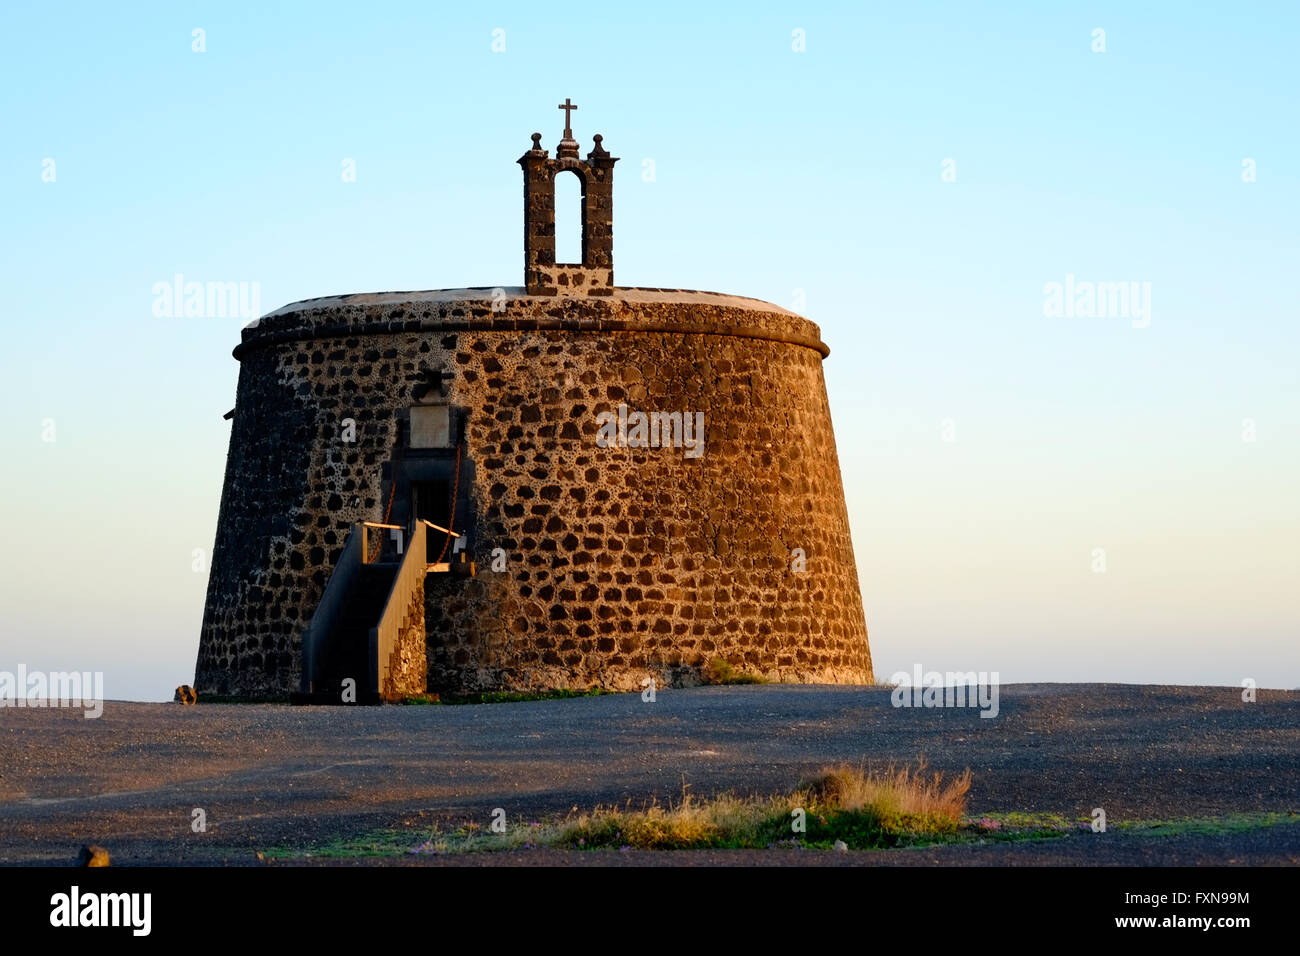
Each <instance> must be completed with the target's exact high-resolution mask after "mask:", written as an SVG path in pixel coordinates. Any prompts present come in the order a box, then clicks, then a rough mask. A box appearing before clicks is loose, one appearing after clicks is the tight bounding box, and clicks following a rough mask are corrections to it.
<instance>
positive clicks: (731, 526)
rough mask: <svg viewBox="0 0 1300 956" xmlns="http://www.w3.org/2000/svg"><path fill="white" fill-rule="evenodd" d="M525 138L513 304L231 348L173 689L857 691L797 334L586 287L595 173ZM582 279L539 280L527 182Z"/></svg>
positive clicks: (451, 297) (325, 327) (837, 532)
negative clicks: (223, 459) (518, 277)
mask: <svg viewBox="0 0 1300 956" xmlns="http://www.w3.org/2000/svg"><path fill="white" fill-rule="evenodd" d="M561 109H565V131H564V138H563V139H562V140H561V141H560V144H559V147H558V149H557V151H556V156H555V157H554V158H551V157H550V156H549V155H548V152H547V150H545V149H543V148H542V145H541V134H533V137H532V139H533V142H532V148H531V149H529V150H527V151H526V152H525V153H524V155H523V156H522V157H521V158H520V159H519V164H520V166H521V167H522V168H523V176H524V286H523V287H522V288H521V287H501V288H495V289H489V288H481V289H444V290H437V291H429V292H400V293H377V294H359V295H343V296H333V297H327V298H321V299H310V300H306V301H303V302H297V303H294V304H292V305H287V306H285V307H283V308H281V309H279V310H277V311H275V312H273V313H271V314H269V315H267V316H264V317H262V318H261V319H259V320H258V321H256V322H254V323H252V324H251V325H250V326H249V327H247V328H246V329H245V330H244V332H243V335H242V341H241V342H240V344H239V345H238V347H236V349H235V351H234V355H235V358H236V359H238V360H239V362H240V374H239V384H238V390H237V396H236V405H235V410H234V414H233V427H232V431H231V438H230V451H229V456H228V459H227V466H226V478H225V487H224V490H223V492H222V499H221V511H220V517H219V520H218V527H217V537H216V543H215V547H214V549H213V555H212V564H211V575H210V578H209V582H208V592H207V601H206V607H205V610H204V618H203V628H202V634H201V638H200V644H199V654H198V663H197V668H196V675H195V685H196V687H197V688H198V689H199V691H200V693H208V694H213V693H217V694H233V695H239V696H246V697H267V696H282V695H284V694H286V693H288V692H290V691H296V690H299V689H301V690H302V691H304V692H311V693H314V694H316V695H317V697H320V696H321V695H326V696H328V695H331V694H336V693H337V686H336V684H337V682H338V679H339V678H340V677H341V676H348V675H353V676H355V677H356V679H357V683H358V685H359V686H360V687H361V688H362V689H363V690H365V691H368V692H369V693H370V696H371V697H372V698H383V697H387V698H392V697H400V696H402V695H404V694H407V693H414V692H419V691H422V690H424V689H425V687H426V686H427V689H428V690H430V691H436V692H439V693H449V694H461V693H469V692H473V691H479V690H516V691H539V690H548V689H552V688H587V687H591V686H600V687H604V688H608V689H615V690H635V689H639V688H640V687H641V686H642V681H643V680H644V679H645V678H653V679H655V680H656V681H657V682H658V683H659V686H664V685H665V684H678V685H682V684H691V683H695V682H698V681H699V680H700V678H701V674H702V672H703V670H704V669H706V668H707V667H709V666H710V665H711V664H713V663H714V662H716V661H718V660H722V661H725V662H727V663H729V664H730V665H731V666H732V667H734V668H735V669H737V670H740V671H744V672H748V673H753V674H757V675H761V676H764V677H766V678H768V679H770V680H778V681H802V682H815V683H869V682H870V681H871V680H872V671H871V657H870V652H869V650H868V646H867V632H866V624H865V620H864V616H863V610H862V602H861V597H860V594H859V590H858V580H857V571H856V567H855V564H854V558H853V549H852V544H851V541H850V538H849V527H848V516H847V513H846V510H845V505H844V495H843V488H842V485H841V480H840V471H839V462H838V458H837V456H836V452H835V441H834V435H833V432H832V429H831V421H830V412H829V408H828V404H827V398H826V388H825V383H824V380H823V377H822V368H821V363H822V360H823V359H824V358H825V357H826V356H827V355H828V354H829V350H828V349H827V347H826V346H825V345H824V344H823V343H822V341H821V337H820V332H819V330H818V328H817V326H816V325H814V324H813V323H812V322H809V321H808V320H806V319H804V318H802V317H800V316H798V315H795V314H794V313H791V312H788V311H786V310H785V309H782V308H780V307H778V306H775V305H770V304H768V303H764V302H760V301H757V300H754V299H747V298H742V297H739V296H729V295H719V294H716V293H711V292H691V291H683V290H670V289H647V288H626V287H618V286H615V285H614V275H613V173H614V164H615V162H617V159H616V158H615V157H613V156H611V155H610V154H609V153H608V152H607V151H606V150H605V149H604V148H603V146H602V140H601V137H600V136H599V135H597V136H595V137H594V146H593V148H592V150H591V151H590V152H589V153H588V154H587V157H586V159H585V160H584V159H581V158H580V157H579V149H578V143H577V141H576V140H575V139H574V138H573V136H572V132H571V129H570V124H569V119H568V117H569V110H571V109H576V107H574V106H573V105H572V104H570V103H569V102H568V101H567V100H566V101H565V105H564V106H562V107H561ZM570 171H571V172H574V173H576V174H577V175H578V177H579V179H580V180H581V182H582V199H581V204H582V208H581V213H582V262H581V263H557V262H556V261H555V259H556V256H555V189H554V187H555V177H556V176H557V175H559V174H561V173H564V172H570Z"/></svg>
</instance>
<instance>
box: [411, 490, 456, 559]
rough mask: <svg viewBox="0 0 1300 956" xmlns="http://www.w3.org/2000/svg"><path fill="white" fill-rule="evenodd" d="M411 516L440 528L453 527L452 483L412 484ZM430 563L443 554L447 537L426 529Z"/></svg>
mask: <svg viewBox="0 0 1300 956" xmlns="http://www.w3.org/2000/svg"><path fill="white" fill-rule="evenodd" d="M411 499H412V500H411V514H412V515H413V516H414V517H415V519H416V520H417V521H419V520H421V519H423V520H425V521H432V522H433V523H434V524H436V525H437V526H438V527H440V528H450V527H451V483H450V482H447V481H413V482H411ZM425 532H426V546H427V552H428V561H429V562H430V563H432V562H433V561H436V560H437V559H438V555H440V554H441V553H442V548H443V545H444V544H446V542H447V535H446V534H444V533H442V532H439V531H434V530H433V529H432V528H426V529H425Z"/></svg>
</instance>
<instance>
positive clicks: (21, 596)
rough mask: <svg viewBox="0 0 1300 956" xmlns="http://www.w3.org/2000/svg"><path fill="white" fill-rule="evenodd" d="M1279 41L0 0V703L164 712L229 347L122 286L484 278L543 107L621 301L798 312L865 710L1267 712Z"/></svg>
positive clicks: (1275, 475)
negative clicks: (862, 643) (1109, 692)
mask: <svg viewBox="0 0 1300 956" xmlns="http://www.w3.org/2000/svg"><path fill="white" fill-rule="evenodd" d="M1048 7H1050V9H1049V8H1048ZM1298 28H1300V8H1297V7H1296V6H1295V5H1294V4H1285V3H1275V4H1254V3H1233V4H1228V3H1222V4H1193V5H1188V4H1182V3H1172V2H1162V3H1154V4H1149V5H1144V7H1143V8H1142V9H1141V10H1137V9H1132V5H1131V4H1123V3H1089V4H1069V3H1067V4H1062V5H1043V4H1034V3H1000V4H968V3H962V4H958V3H952V4H929V3H917V4H905V5H898V4H888V5H886V4H815V5H811V6H809V5H807V4H803V3H798V4H796V3H760V4H744V5H739V4H737V5H731V6H730V7H729V8H728V9H723V10H716V9H709V8H707V7H706V6H705V5H700V4H684V3H676V2H660V3H655V4H646V5H635V6H626V7H625V6H624V5H610V6H608V7H601V6H596V7H590V6H587V7H582V8H572V9H570V8H565V7H551V8H545V7H538V6H537V5H535V4H507V3H496V4H490V5H483V6H481V7H480V6H477V5H464V4H417V3H399V4H375V5H362V6H357V5H354V4H301V3H286V4H274V5H269V4H268V5H252V4H229V3H220V4H218V3H193V4H186V5H183V6H182V5H174V4H162V3H146V4H133V5H129V7H128V8H126V9H110V8H107V7H103V6H100V5H93V4H60V3H41V4H38V3H23V2H17V3H16V2H12V0H11V2H7V3H6V4H4V5H3V7H0V80H3V82H2V83H0V117H2V118H3V126H2V129H3V133H2V134H0V210H2V212H0V216H2V217H3V219H2V221H3V227H2V228H0V277H2V279H3V283H2V288H3V292H4V299H5V313H4V320H3V323H4V327H3V332H4V341H5V348H4V349H3V350H0V371H2V372H3V381H4V403H3V410H2V411H0V429H2V431H0V434H3V438H4V447H5V449H6V452H7V454H6V456H5V459H6V460H5V467H4V468H3V469H0V491H2V492H3V499H4V501H5V502H6V503H7V509H6V525H7V534H6V539H7V547H6V548H5V550H4V553H3V556H0V670H5V671H14V670H16V669H17V667H18V666H19V665H20V664H21V665H24V666H26V668H27V669H28V670H29V671H31V670H48V671H53V670H79V671H86V670H89V671H103V672H104V674H105V693H106V695H107V696H108V697H109V698H113V699H140V700H162V699H170V697H171V693H172V690H173V688H174V687H175V686H176V685H177V684H181V683H187V682H189V681H191V680H192V678H193V675H194V663H195V655H196V652H197V647H198V638H199V627H200V623H201V620H202V615H203V601H204V595H205V588H206V581H207V567H206V560H201V561H199V562H198V570H196V569H195V568H196V560H195V556H194V555H195V551H196V550H198V551H200V552H202V555H201V557H202V558H204V559H206V556H207V554H208V553H209V552H210V550H211V547H212V543H213V538H214V535H215V529H216V520H217V509H218V506H219V503H220V496H221V486H222V481H223V477H224V468H225V457H226V450H227V443H228V439H229V428H230V425H229V423H228V422H226V421H223V420H222V415H223V413H225V412H226V411H227V410H228V409H230V408H231V407H232V406H233V405H234V396H235V382H236V377H237V374H238V364H237V363H236V362H235V360H234V359H233V358H232V357H231V355H230V350H231V349H232V348H233V347H234V345H235V344H236V343H237V342H238V340H239V330H240V327H241V326H242V325H243V324H244V322H245V319H243V318H239V317H230V318H221V317H211V316H209V317H190V318H186V317H184V315H183V314H181V315H178V316H166V315H164V316H160V315H158V314H156V313H157V312H158V311H159V310H158V308H157V295H156V292H155V290H156V289H157V288H158V287H160V285H166V284H169V283H171V282H173V281H174V277H175V276H177V275H180V276H183V277H184V281H186V282H189V281H197V282H204V283H207V282H218V283H229V282H235V283H239V282H247V283H256V289H257V293H258V301H259V304H260V311H261V312H263V313H265V312H270V311H273V310H274V309H276V308H279V307H280V306H282V305H284V304H286V303H288V302H293V301H296V300H300V299H306V298H312V297H316V296H324V295H333V294H343V293H349V292H375V291H385V290H408V289H410V290H413V289H434V288H447V287H462V286H514V285H519V284H521V283H522V241H521V224H522V210H521V199H520V197H521V187H520V183H521V173H520V170H519V167H518V166H517V165H515V161H516V159H517V158H518V157H519V156H520V155H521V154H522V153H523V152H524V151H525V150H526V149H527V148H528V147H529V136H530V134H531V133H533V132H534V131H538V132H541V133H542V137H543V138H542V143H543V145H544V146H546V147H548V148H550V149H552V150H554V148H555V144H556V141H557V140H558V139H559V136H560V132H561V130H562V128H563V114H562V113H561V112H560V111H558V110H557V109H556V104H557V103H559V102H562V101H563V100H564V99H565V97H571V98H572V100H573V102H575V103H577V104H578V107H579V108H578V111H577V112H575V113H574V114H573V127H574V132H575V135H576V137H577V138H578V140H579V141H580V142H581V143H582V146H583V151H584V153H585V152H586V150H587V149H589V148H590V143H591V136H592V134H593V133H596V132H599V133H601V134H603V136H604V145H605V147H606V148H608V149H609V150H610V151H611V152H612V153H613V154H614V155H616V156H619V157H621V158H622V161H621V162H620V163H619V165H618V167H617V169H616V174H615V192H614V199H615V207H614V212H615V249H614V251H615V272H616V281H617V282H618V284H619V285H628V286H637V285H639V286H657V287H667V288H688V289H705V290H712V291H718V292H725V293H734V294H740V295H747V296H752V297H755V298H759V299H765V300H768V301H771V302H774V303H776V304H778V305H782V306H785V307H787V308H793V309H794V310H795V311H798V312H800V313H801V314H804V315H806V316H808V317H809V318H811V319H812V320H813V321H815V322H817V323H818V324H819V325H820V327H821V330H822V337H823V338H824V339H825V341H826V342H827V343H828V344H829V345H830V347H831V354H830V357H829V358H828V359H827V360H826V363H825V366H824V367H825V375H826V384H827V390H828V393H829V396H830V403H831V412H832V416H833V421H834V427H835V435H836V441H837V445H838V450H839V458H840V466H841V470H842V473H843V478H844V485H845V492H846V499H847V503H848V509H849V517H850V523H851V528H852V533H853V541H854V548H855V553H856V558H857V566H858V575H859V579H860V582H861V587H862V595H863V603H864V605H865V608H866V616H867V628H868V634H869V637H870V642H871V650H872V655H873V658H874V664H875V670H876V674H877V676H878V677H880V678H887V677H888V676H889V675H890V674H892V673H893V672H895V671H899V670H905V671H909V672H910V671H912V669H913V668H914V667H915V666H917V665H920V666H921V668H922V669H923V670H938V671H972V670H973V671H983V672H989V673H992V672H996V673H997V674H998V675H999V677H1000V679H1001V680H1002V681H1003V682H1024V681H1071V682H1073V681H1107V682H1136V683H1183V684H1187V683H1194V684H1216V685H1240V683H1241V681H1242V680H1243V679H1244V678H1251V679H1253V680H1255V681H1256V682H1257V683H1258V685H1259V686H1261V687H1286V688H1293V687H1297V686H1300V641H1298V637H1300V635H1298V633H1297V620H1298V617H1300V613H1298V612H1300V550H1298V548H1297V542H1298V541H1300V495H1298V494H1297V492H1300V482H1298V480H1297V479H1298V478H1300V452H1298V449H1300V372H1298V371H1297V368H1298V366H1300V348H1298V346H1300V323H1298V321H1297V319H1298V318H1300V292H1298V289H1300V285H1298V279H1300V268H1297V266H1298V263H1300V225H1298V224H1297V223H1298V214H1300V125H1298V124H1297V122H1296V117H1297V113H1296V108H1297V107H1296V104H1297V102H1300V96H1298V94H1300V89H1298V87H1300V67H1298V66H1297V58H1296V51H1297V48H1298V45H1300V43H1298V41H1300V29H1298ZM1099 29H1100V30H1103V31H1104V35H1102V36H1099V35H1098V34H1097V32H1096V31H1097V30H1099ZM196 30H201V31H202V33H201V34H200V35H196V34H195V32H194V31H196ZM498 31H499V32H498ZM200 39H201V40H202V44H201V45H202V46H203V50H202V51H201V52H199V51H196V50H195V46H196V45H199V40H200ZM1099 40H1100V41H1101V44H1102V45H1104V50H1102V49H1098V46H1099ZM800 46H802V49H799V47H800ZM349 162H350V166H349ZM349 169H351V170H353V171H354V172H355V176H354V181H349V178H348V176H347V173H348V170H349ZM1100 283H1106V284H1107V286H1105V287H1103V288H1101V289H1100V290H1099V289H1098V284H1100ZM1054 284H1055V285H1054ZM1121 288H1122V289H1124V290H1125V291H1126V292H1131V293H1132V295H1131V296H1130V297H1129V300H1128V301H1127V302H1120V301H1119V300H1118V298H1116V299H1115V302H1117V303H1118V304H1119V305H1121V306H1123V307H1124V311H1123V312H1122V314H1120V315H1113V314H1106V315H1101V314H1098V312H1099V308H1098V306H1097V305H1096V300H1093V302H1094V304H1093V306H1092V307H1091V308H1090V307H1089V305H1088V302H1089V296H1090V295H1091V294H1092V293H1094V292H1097V291H1101V293H1102V295H1101V301H1106V300H1107V290H1109V291H1110V292H1112V293H1114V294H1115V295H1116V296H1118V290H1119V289H1121ZM1067 289H1068V290H1069V296H1068V306H1067V307H1065V308H1064V309H1056V308H1054V306H1053V304H1052V302H1053V295H1057V296H1059V298H1058V301H1064V300H1065V299H1066V296H1065V292H1066V290H1067ZM1054 290H1055V291H1054Z"/></svg>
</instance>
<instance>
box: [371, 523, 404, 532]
mask: <svg viewBox="0 0 1300 956" xmlns="http://www.w3.org/2000/svg"><path fill="white" fill-rule="evenodd" d="M361 523H362V524H363V525H365V526H366V527H367V528H392V529H393V530H395V531H401V530H402V526H401V525H400V524H381V523H380V522H378V521H363V522H361Z"/></svg>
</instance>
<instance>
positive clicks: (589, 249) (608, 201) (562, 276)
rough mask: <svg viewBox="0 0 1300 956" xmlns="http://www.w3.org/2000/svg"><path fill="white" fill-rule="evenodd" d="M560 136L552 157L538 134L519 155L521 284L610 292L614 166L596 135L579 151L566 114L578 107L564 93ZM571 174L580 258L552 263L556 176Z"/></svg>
mask: <svg viewBox="0 0 1300 956" xmlns="http://www.w3.org/2000/svg"><path fill="white" fill-rule="evenodd" d="M558 108H559V109H562V110H564V138H563V139H561V140H560V144H559V146H558V147H557V148H556V150H555V158H554V159H551V158H550V156H549V155H548V153H547V151H546V150H545V149H542V134H541V133H534V134H533V148H532V149H530V150H529V151H528V152H526V153H524V155H523V156H521V157H519V165H520V166H522V167H523V169H524V288H525V291H527V293H528V294H529V295H611V294H612V293H613V290H614V164H615V163H616V162H618V157H617V156H611V155H610V154H609V153H608V152H607V151H606V150H605V147H604V146H602V145H601V139H602V137H601V135H600V134H599V133H597V134H596V135H595V136H594V137H592V139H593V141H594V143H595V145H594V146H593V147H592V150H591V152H589V153H588V154H587V158H586V159H585V160H584V159H581V158H580V157H579V155H578V141H577V140H576V139H574V138H573V129H572V128H571V126H570V120H569V117H570V113H571V112H572V111H573V110H576V109H577V108H578V107H577V105H576V104H574V103H571V102H569V100H568V98H567V97H566V98H565V100H564V102H563V103H561V104H560V106H559V107H558ZM563 172H573V173H576V174H577V176H578V180H579V182H580V183H581V184H582V262H556V261H555V177H556V176H557V175H558V174H560V173H563Z"/></svg>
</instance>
